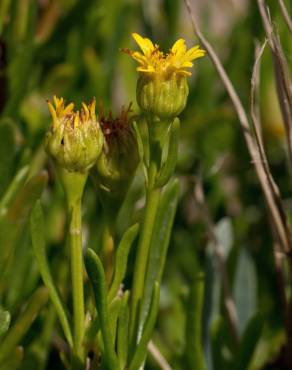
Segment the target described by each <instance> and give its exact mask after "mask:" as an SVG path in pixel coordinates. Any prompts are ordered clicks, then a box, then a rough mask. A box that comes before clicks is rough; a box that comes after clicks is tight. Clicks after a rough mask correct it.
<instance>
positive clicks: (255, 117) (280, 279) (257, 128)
mask: <svg viewBox="0 0 292 370" xmlns="http://www.w3.org/2000/svg"><path fill="white" fill-rule="evenodd" d="M266 44H267V40H265V42H264V44H263V45H262V47H261V48H260V47H259V46H258V45H256V52H255V62H254V66H253V71H252V78H251V92H250V110H251V118H252V121H251V122H252V125H253V128H254V132H255V138H256V142H257V145H258V148H259V152H260V154H261V158H262V160H263V165H264V167H265V171H266V174H267V178H268V179H269V181H270V184H271V187H273V189H274V191H276V192H277V191H278V190H277V185H276V184H275V182H274V179H273V178H272V177H271V176H270V173H271V172H270V170H269V164H268V160H267V157H266V153H265V148H264V143H263V138H262V136H261V124H260V122H261V120H260V117H259V110H258V105H257V104H256V96H258V95H259V94H258V90H259V79H260V77H259V76H260V62H261V58H262V55H263V52H264V49H265V47H266ZM273 255H274V261H275V270H276V276H277V283H278V288H279V292H280V297H281V302H282V309H283V314H284V316H283V317H284V318H285V320H286V328H287V330H288V328H289V325H288V323H289V320H288V319H287V312H288V311H287V310H288V303H287V297H286V292H285V279H284V272H283V254H282V253H281V254H280V253H279V245H278V243H277V242H276V241H275V242H274V243H273Z"/></svg>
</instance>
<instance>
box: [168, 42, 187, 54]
mask: <svg viewBox="0 0 292 370" xmlns="http://www.w3.org/2000/svg"><path fill="white" fill-rule="evenodd" d="M186 49H187V47H186V42H185V40H184V39H178V40H177V41H176V42H175V43H174V44H173V47H172V48H171V51H172V52H173V53H177V54H184V53H185V52H186Z"/></svg>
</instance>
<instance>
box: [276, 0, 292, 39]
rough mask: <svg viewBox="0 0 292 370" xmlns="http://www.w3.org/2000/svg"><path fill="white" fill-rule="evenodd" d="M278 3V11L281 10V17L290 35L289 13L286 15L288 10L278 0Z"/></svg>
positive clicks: (291, 25)
mask: <svg viewBox="0 0 292 370" xmlns="http://www.w3.org/2000/svg"><path fill="white" fill-rule="evenodd" d="M278 2H279V5H280V9H281V13H282V15H283V18H284V20H285V22H286V24H287V27H288V29H289V31H290V32H291V33H292V19H291V17H290V15H289V13H288V10H287V8H286V6H285V3H284V1H283V0H278Z"/></svg>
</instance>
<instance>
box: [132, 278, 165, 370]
mask: <svg viewBox="0 0 292 370" xmlns="http://www.w3.org/2000/svg"><path fill="white" fill-rule="evenodd" d="M159 293H160V285H159V283H158V282H155V284H154V290H153V295H152V300H151V305H150V309H149V315H148V317H147V320H146V322H145V328H144V330H143V333H142V336H141V339H140V341H139V343H138V345H137V347H136V350H135V352H134V356H133V359H132V361H131V363H130V366H129V370H138V369H139V368H140V366H141V365H142V364H143V363H144V361H145V359H146V356H147V346H148V343H149V341H150V339H151V336H152V333H153V329H154V326H155V322H156V317H157V313H158V308H159Z"/></svg>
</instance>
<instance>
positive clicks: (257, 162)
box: [184, 0, 292, 253]
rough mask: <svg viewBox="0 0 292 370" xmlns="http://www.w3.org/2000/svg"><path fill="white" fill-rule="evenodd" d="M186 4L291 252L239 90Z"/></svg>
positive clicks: (279, 234)
mask: <svg viewBox="0 0 292 370" xmlns="http://www.w3.org/2000/svg"><path fill="white" fill-rule="evenodd" d="M184 2H185V5H186V7H187V10H188V12H189V15H190V18H191V22H192V26H193V30H194V33H195V34H196V35H197V37H198V38H199V40H200V42H201V44H202V46H203V48H205V49H206V51H207V52H208V55H209V57H210V59H211V61H212V63H213V65H214V67H215V69H216V70H217V72H218V74H219V76H220V78H221V81H222V83H223V85H224V86H225V88H226V91H227V92H228V94H229V96H230V99H231V101H232V103H233V106H234V108H235V111H236V113H237V116H238V119H239V122H240V125H241V128H242V130H243V135H244V138H245V141H246V145H247V148H248V151H249V153H250V157H251V161H252V163H253V164H254V167H255V170H256V173H257V176H258V179H259V182H260V184H261V186H262V189H263V193H264V195H265V199H266V202H267V205H268V209H269V211H270V213H271V217H272V219H273V223H274V225H275V229H276V233H277V237H278V239H279V243H280V245H281V248H282V250H283V251H284V252H286V253H289V252H290V251H292V243H291V235H290V230H289V228H288V226H287V220H286V216H285V213H284V211H283V209H282V205H281V202H277V201H276V200H275V194H274V191H273V189H272V188H271V186H270V183H269V181H267V175H266V172H265V169H264V166H263V163H262V160H261V156H260V153H259V151H258V148H257V145H256V143H255V140H254V137H253V135H252V132H251V130H250V127H249V120H248V117H247V114H246V112H245V109H244V108H243V105H242V103H241V101H240V99H239V97H238V94H237V92H236V91H235V89H234V87H233V85H232V83H231V81H230V79H229V77H228V75H227V73H226V71H225V70H224V67H223V65H222V63H221V62H220V59H219V58H218V56H217V54H216V52H215V51H214V49H213V47H212V46H211V44H210V43H209V42H208V41H207V39H206V38H205V37H204V35H203V34H202V32H201V31H200V29H199V27H198V24H197V22H196V19H195V16H194V14H193V11H192V9H191V6H190V2H189V1H188V0H184Z"/></svg>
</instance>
